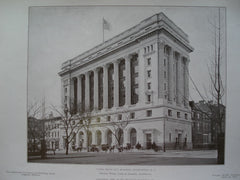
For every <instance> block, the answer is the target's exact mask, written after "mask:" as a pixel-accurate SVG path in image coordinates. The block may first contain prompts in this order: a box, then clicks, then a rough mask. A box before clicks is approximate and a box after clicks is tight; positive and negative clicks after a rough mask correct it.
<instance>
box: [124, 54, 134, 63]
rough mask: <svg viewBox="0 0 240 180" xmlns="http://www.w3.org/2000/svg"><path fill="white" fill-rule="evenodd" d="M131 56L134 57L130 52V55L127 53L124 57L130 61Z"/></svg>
mask: <svg viewBox="0 0 240 180" xmlns="http://www.w3.org/2000/svg"><path fill="white" fill-rule="evenodd" d="M131 57H132V55H130V54H128V55H125V56H124V59H125V60H126V61H128V60H130V59H131Z"/></svg>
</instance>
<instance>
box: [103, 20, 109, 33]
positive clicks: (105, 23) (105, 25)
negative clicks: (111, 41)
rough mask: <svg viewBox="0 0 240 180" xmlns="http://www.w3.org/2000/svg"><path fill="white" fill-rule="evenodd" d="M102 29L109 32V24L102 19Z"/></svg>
mask: <svg viewBox="0 0 240 180" xmlns="http://www.w3.org/2000/svg"><path fill="white" fill-rule="evenodd" d="M103 29H105V30H110V24H109V22H107V21H106V20H105V19H104V18H103Z"/></svg>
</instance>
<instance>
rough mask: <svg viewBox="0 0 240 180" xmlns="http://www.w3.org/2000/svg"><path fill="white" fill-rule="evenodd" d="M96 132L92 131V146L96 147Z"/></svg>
mask: <svg viewBox="0 0 240 180" xmlns="http://www.w3.org/2000/svg"><path fill="white" fill-rule="evenodd" d="M96 144H97V142H96V131H92V145H96Z"/></svg>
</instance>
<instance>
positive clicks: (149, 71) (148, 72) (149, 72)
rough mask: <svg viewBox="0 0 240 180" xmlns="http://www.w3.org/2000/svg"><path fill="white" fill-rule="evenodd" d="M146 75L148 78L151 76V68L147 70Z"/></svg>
mask: <svg viewBox="0 0 240 180" xmlns="http://www.w3.org/2000/svg"><path fill="white" fill-rule="evenodd" d="M147 77H148V78H150V77H151V70H148V71H147Z"/></svg>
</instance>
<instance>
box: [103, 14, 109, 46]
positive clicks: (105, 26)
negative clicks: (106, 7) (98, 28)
mask: <svg viewBox="0 0 240 180" xmlns="http://www.w3.org/2000/svg"><path fill="white" fill-rule="evenodd" d="M104 30H110V23H109V22H107V21H106V20H105V19H104V18H103V42H104Z"/></svg>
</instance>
